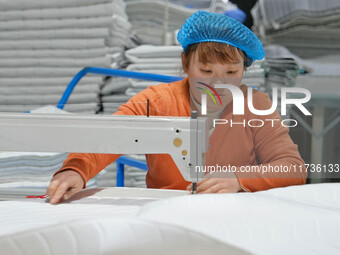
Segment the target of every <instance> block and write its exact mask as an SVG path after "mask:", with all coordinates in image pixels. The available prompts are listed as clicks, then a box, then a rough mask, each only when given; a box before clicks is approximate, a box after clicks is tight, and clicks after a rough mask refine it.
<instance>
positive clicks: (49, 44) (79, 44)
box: [0, 38, 104, 50]
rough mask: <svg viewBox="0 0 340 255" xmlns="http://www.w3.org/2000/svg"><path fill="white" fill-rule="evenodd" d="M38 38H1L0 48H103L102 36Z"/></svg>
mask: <svg viewBox="0 0 340 255" xmlns="http://www.w3.org/2000/svg"><path fill="white" fill-rule="evenodd" d="M50 39H51V38H49V39H45V40H42V39H39V40H34V39H31V40H20V41H19V40H11V41H10V40H1V41H0V50H13V49H30V50H34V49H39V50H40V49H48V50H51V49H93V48H103V46H104V39H103V38H91V39H86V40H85V39H55V40H50Z"/></svg>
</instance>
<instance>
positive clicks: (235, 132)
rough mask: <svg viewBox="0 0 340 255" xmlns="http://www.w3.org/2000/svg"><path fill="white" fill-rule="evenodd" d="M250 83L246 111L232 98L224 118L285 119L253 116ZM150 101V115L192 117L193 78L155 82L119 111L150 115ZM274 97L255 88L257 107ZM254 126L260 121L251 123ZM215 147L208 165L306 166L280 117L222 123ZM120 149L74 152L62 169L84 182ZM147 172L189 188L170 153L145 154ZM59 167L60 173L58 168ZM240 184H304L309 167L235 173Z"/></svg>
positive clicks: (160, 183)
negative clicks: (236, 112) (276, 172)
mask: <svg viewBox="0 0 340 255" xmlns="http://www.w3.org/2000/svg"><path fill="white" fill-rule="evenodd" d="M247 88H248V87H247V86H245V85H242V86H241V89H242V91H243V93H244V95H245V108H244V109H245V115H233V114H232V103H230V104H229V105H228V106H227V107H226V109H225V110H224V112H223V115H222V117H221V118H223V119H227V120H230V119H232V120H233V122H234V123H235V122H242V121H243V120H244V119H245V120H246V123H247V121H248V120H249V119H262V120H265V119H281V117H280V115H279V113H278V112H277V111H275V112H274V113H273V114H271V115H267V116H257V115H253V114H252V113H251V112H250V111H249V110H248V107H247ZM147 99H149V100H150V108H149V109H150V115H151V116H190V95H189V83H188V79H187V78H185V79H184V80H182V81H178V82H174V83H169V84H160V85H157V86H150V87H148V88H147V89H145V90H144V91H142V92H140V93H138V94H137V95H136V96H134V97H132V98H131V99H130V100H129V101H128V102H127V103H125V104H124V105H122V106H120V107H119V109H118V111H117V112H116V113H115V115H146V101H147ZM271 104H272V102H271V101H270V99H269V96H268V95H267V94H265V93H262V92H260V91H257V90H255V91H254V92H253V105H254V107H255V109H258V110H260V109H269V108H270V107H271ZM251 125H253V126H255V125H259V124H256V123H255V122H252V123H251ZM209 144H210V148H209V150H208V151H207V153H206V159H207V165H216V164H218V165H220V166H223V165H232V166H236V167H237V168H238V169H239V168H240V167H241V166H253V165H259V164H262V165H264V166H266V165H267V166H268V165H271V166H290V165H296V166H299V167H300V166H301V167H302V168H303V170H305V168H304V161H303V160H302V159H301V157H300V155H299V152H298V150H297V145H295V144H294V143H293V142H292V140H291V138H290V136H289V135H288V128H286V127H283V126H282V125H281V123H280V122H279V121H275V122H274V127H272V122H268V121H267V122H265V124H264V125H263V126H262V127H261V128H256V127H249V126H248V125H246V127H244V126H243V125H237V124H236V125H233V126H232V127H230V125H228V126H227V125H217V126H216V128H215V130H214V132H213V134H212V135H211V137H210V139H209ZM119 156H121V155H117V154H92V153H86V154H79V153H71V154H69V156H68V158H67V159H66V160H65V162H64V164H63V167H62V168H61V169H60V170H59V171H62V170H65V169H72V170H75V171H77V172H78V173H79V174H80V175H81V176H82V178H83V179H84V181H85V183H86V182H87V181H88V180H89V179H90V178H92V177H94V176H95V175H97V174H98V173H99V172H100V171H101V170H102V169H104V168H105V167H106V166H107V165H108V164H110V163H112V162H114V161H115V160H116V159H117V158H118V157H119ZM146 160H147V165H148V172H147V176H146V185H147V187H149V188H166V189H185V188H186V186H187V185H188V184H189V183H188V182H187V181H185V180H184V178H183V177H182V175H181V173H180V171H179V170H178V168H177V166H176V165H175V163H174V161H173V160H172V158H171V156H170V155H168V154H149V155H146ZM59 171H58V172H59ZM236 175H237V177H238V179H239V182H240V184H241V186H242V187H243V188H244V189H245V190H247V191H258V190H266V189H270V188H275V187H283V186H288V185H296V184H304V183H305V180H306V173H305V171H302V172H301V171H297V172H296V173H294V174H289V175H284V174H282V173H281V174H279V175H272V174H270V173H268V174H266V173H264V174H263V173H258V174H248V175H247V174H244V173H243V174H238V173H237V174H236Z"/></svg>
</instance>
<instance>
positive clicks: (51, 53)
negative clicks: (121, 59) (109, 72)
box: [0, 48, 106, 59]
mask: <svg viewBox="0 0 340 255" xmlns="http://www.w3.org/2000/svg"><path fill="white" fill-rule="evenodd" d="M105 54H106V51H105V49H104V48H93V49H53V50H50V49H40V50H39V51H33V50H30V49H26V50H25V49H21V50H6V51H5V50H1V51H0V57H1V58H11V59H16V58H37V59H39V58H54V59H56V58H66V57H67V58H77V59H79V58H80V59H82V58H96V57H103V56H105Z"/></svg>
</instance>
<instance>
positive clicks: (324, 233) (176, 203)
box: [138, 183, 340, 254]
mask: <svg viewBox="0 0 340 255" xmlns="http://www.w3.org/2000/svg"><path fill="white" fill-rule="evenodd" d="M338 194H340V185H339V184H337V183H324V184H308V185H297V186H290V187H286V188H276V189H270V190H268V191H260V192H254V193H236V194H206V195H198V196H183V197H177V198H170V199H168V200H164V201H157V202H155V203H150V204H148V205H146V206H145V207H143V208H142V210H141V211H140V212H139V214H138V216H139V218H141V219H145V220H150V221H152V222H158V223H160V224H162V223H167V224H171V225H175V226H181V227H185V228H187V229H190V230H193V231H199V232H200V233H203V234H205V235H207V236H210V237H212V238H216V239H217V240H219V241H221V242H224V243H229V244H233V245H235V246H236V247H240V248H242V249H245V250H247V251H249V252H250V253H252V254H271V253H275V254H292V253H295V254H300V253H303V254H306V253H307V254H324V253H327V254H337V253H338V252H339V249H340V245H339V243H338V238H337V237H338V236H339V234H340V228H339V225H338V222H339V220H340V197H339V195H338Z"/></svg>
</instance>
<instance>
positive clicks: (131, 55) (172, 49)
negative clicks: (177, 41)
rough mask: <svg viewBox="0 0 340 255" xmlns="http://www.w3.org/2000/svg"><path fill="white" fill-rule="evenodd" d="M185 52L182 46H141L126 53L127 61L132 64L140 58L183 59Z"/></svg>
mask: <svg viewBox="0 0 340 255" xmlns="http://www.w3.org/2000/svg"><path fill="white" fill-rule="evenodd" d="M182 51H183V49H182V47H181V46H154V45H141V46H138V47H136V48H133V49H130V50H127V51H126V52H125V54H126V57H127V59H129V60H131V62H135V61H138V59H140V58H172V57H179V58H180V57H181V52H182Z"/></svg>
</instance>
